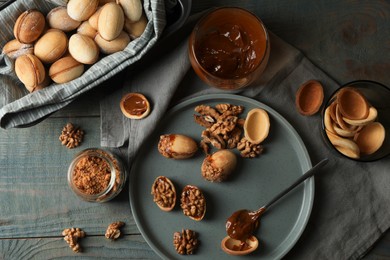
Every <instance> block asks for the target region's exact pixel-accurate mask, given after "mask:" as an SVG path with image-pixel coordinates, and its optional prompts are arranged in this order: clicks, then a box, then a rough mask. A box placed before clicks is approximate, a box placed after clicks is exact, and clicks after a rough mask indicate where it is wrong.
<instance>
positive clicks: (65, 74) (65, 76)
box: [49, 56, 84, 83]
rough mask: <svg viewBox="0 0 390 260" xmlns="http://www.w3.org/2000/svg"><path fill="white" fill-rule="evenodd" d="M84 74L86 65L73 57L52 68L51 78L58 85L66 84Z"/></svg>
mask: <svg viewBox="0 0 390 260" xmlns="http://www.w3.org/2000/svg"><path fill="white" fill-rule="evenodd" d="M83 72H84V64H82V63H80V62H78V61H77V60H75V59H74V58H73V57H71V56H66V57H63V58H61V59H59V60H57V61H56V62H54V63H53V64H52V65H51V66H50V69H49V76H50V78H51V79H52V80H53V81H54V82H56V83H66V82H69V81H71V80H73V79H75V78H78V77H80V76H81V75H82V74H83Z"/></svg>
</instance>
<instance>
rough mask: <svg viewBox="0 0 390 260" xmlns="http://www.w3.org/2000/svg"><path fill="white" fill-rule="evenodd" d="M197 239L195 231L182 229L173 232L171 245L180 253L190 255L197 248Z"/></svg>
mask: <svg viewBox="0 0 390 260" xmlns="http://www.w3.org/2000/svg"><path fill="white" fill-rule="evenodd" d="M198 245H199V240H198V236H197V233H196V232H195V231H192V230H190V229H182V231H181V233H180V232H175V233H174V234H173V246H174V247H175V249H176V252H177V253H179V254H181V255H192V254H194V252H195V250H196V249H197V248H198Z"/></svg>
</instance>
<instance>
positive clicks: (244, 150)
mask: <svg viewBox="0 0 390 260" xmlns="http://www.w3.org/2000/svg"><path fill="white" fill-rule="evenodd" d="M237 149H238V150H239V151H240V152H241V156H242V157H246V158H254V157H257V156H259V155H260V154H261V153H263V150H264V149H263V146H262V145H261V144H253V143H251V142H249V141H248V140H247V139H246V138H245V137H243V138H242V139H241V140H240V142H239V143H238V144H237Z"/></svg>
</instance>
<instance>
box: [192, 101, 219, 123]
mask: <svg viewBox="0 0 390 260" xmlns="http://www.w3.org/2000/svg"><path fill="white" fill-rule="evenodd" d="M195 112H197V113H199V114H201V115H202V116H209V119H210V117H211V118H213V119H214V120H215V121H217V120H218V118H219V116H220V114H219V113H218V111H217V110H215V109H214V108H212V107H210V106H206V105H199V106H196V107H195Z"/></svg>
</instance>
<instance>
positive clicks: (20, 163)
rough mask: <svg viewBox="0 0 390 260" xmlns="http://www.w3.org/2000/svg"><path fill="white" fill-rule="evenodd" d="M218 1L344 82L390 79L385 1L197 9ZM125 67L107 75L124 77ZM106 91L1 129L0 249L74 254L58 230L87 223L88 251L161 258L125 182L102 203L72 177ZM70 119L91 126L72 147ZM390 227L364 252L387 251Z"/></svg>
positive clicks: (268, 2)
mask: <svg viewBox="0 0 390 260" xmlns="http://www.w3.org/2000/svg"><path fill="white" fill-rule="evenodd" d="M1 2H4V1H0V4H1ZM219 5H234V6H242V7H245V8H247V9H250V10H253V11H254V12H256V14H257V15H259V16H260V17H261V19H262V20H263V21H264V23H265V24H266V26H267V27H268V28H269V30H271V31H272V32H274V33H275V34H277V35H278V36H280V37H281V38H282V39H284V40H285V41H287V42H289V43H291V44H292V45H294V46H296V47H297V48H298V49H300V50H302V51H303V53H304V54H305V55H307V56H308V57H309V58H310V59H311V60H312V61H313V63H315V64H316V65H318V66H319V67H320V68H322V69H323V70H324V71H325V72H327V73H328V74H329V75H330V76H331V77H333V78H334V79H335V80H336V81H338V82H339V83H340V84H341V83H345V82H348V81H351V80H356V79H372V80H376V81H379V82H382V83H384V84H386V85H388V86H390V73H389V72H390V52H389V46H390V30H389V29H390V27H389V24H390V3H389V2H388V1H380V0H371V1H359V0H348V1H347V0H327V1H325V0H323V1H309V0H296V1H283V0H261V1H260V0H258V1H234V0H225V1H221V0H213V1H209V0H194V1H193V6H192V13H196V12H198V11H202V10H204V9H207V8H209V7H212V6H219ZM121 76H123V75H118V77H115V78H113V79H112V80H111V81H110V82H107V83H105V84H106V85H109V84H111V83H113V82H117V81H120V77H121ZM103 85H104V84H103ZM91 96H92V98H91ZM102 96H104V94H102V93H101V91H100V88H97V89H96V90H93V91H92V93H90V94H89V95H88V96H85V97H82V98H81V99H79V100H78V101H77V102H74V103H73V104H71V105H70V106H68V107H67V108H65V109H63V110H61V111H58V112H57V113H55V114H54V115H52V116H51V117H49V118H47V119H46V120H44V121H43V122H41V123H39V124H37V125H35V126H32V127H30V128H24V129H10V130H2V129H1V130H0V203H1V206H0V259H48V258H65V257H75V256H76V254H75V253H73V252H72V251H71V249H70V248H69V247H68V245H67V244H66V243H65V241H64V240H63V237H62V236H61V232H62V230H63V229H64V228H68V227H80V228H82V229H83V230H85V231H86V233H87V235H88V239H84V240H83V241H82V242H81V246H82V248H83V253H82V256H85V257H99V258H107V259H116V258H125V259H128V258H157V255H156V254H155V253H154V252H153V251H152V250H151V249H150V248H149V246H148V245H147V243H146V242H145V241H144V239H143V238H142V236H141V235H140V232H139V230H138V228H137V226H136V225H135V223H134V219H133V217H132V214H131V211H130V206H129V195H128V188H125V190H124V191H123V192H122V193H121V194H120V196H119V197H118V198H116V199H115V200H113V201H111V202H109V203H103V204H96V203H88V202H83V201H81V200H80V199H78V198H77V197H76V196H75V195H74V194H73V193H72V192H71V191H70V189H69V187H68V184H67V179H66V172H67V168H68V166H69V163H70V161H71V160H72V158H73V156H74V155H75V154H76V153H77V152H78V151H80V150H82V149H85V148H89V147H99V146H100V145H99V143H100V141H99V138H100V129H99V125H100V118H99V106H98V101H99V99H100V98H102ZM69 121H70V122H73V123H75V124H78V125H80V126H82V128H83V129H84V130H85V132H86V136H85V140H84V142H83V143H82V145H81V146H80V147H79V148H76V149H72V150H70V149H67V148H65V147H64V146H62V145H61V144H60V142H59V140H58V137H59V135H60V132H61V129H62V127H63V126H64V125H65V124H66V123H67V122H69ZM116 152H118V153H119V154H121V153H122V154H123V151H120V150H119V149H116ZM117 220H121V221H124V222H125V223H126V226H125V228H124V229H123V233H124V234H125V235H124V236H123V237H122V238H121V239H119V240H118V241H115V242H110V241H108V240H107V239H105V238H104V232H105V230H106V228H107V226H108V225H109V224H110V223H111V222H113V221H117ZM388 233H389V234H388V235H387V236H385V237H384V238H383V239H382V240H381V241H380V242H379V243H378V244H377V245H376V246H375V247H374V248H373V250H372V251H371V252H370V253H369V254H368V255H367V256H366V259H385V258H390V232H388ZM77 256H79V255H77Z"/></svg>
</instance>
